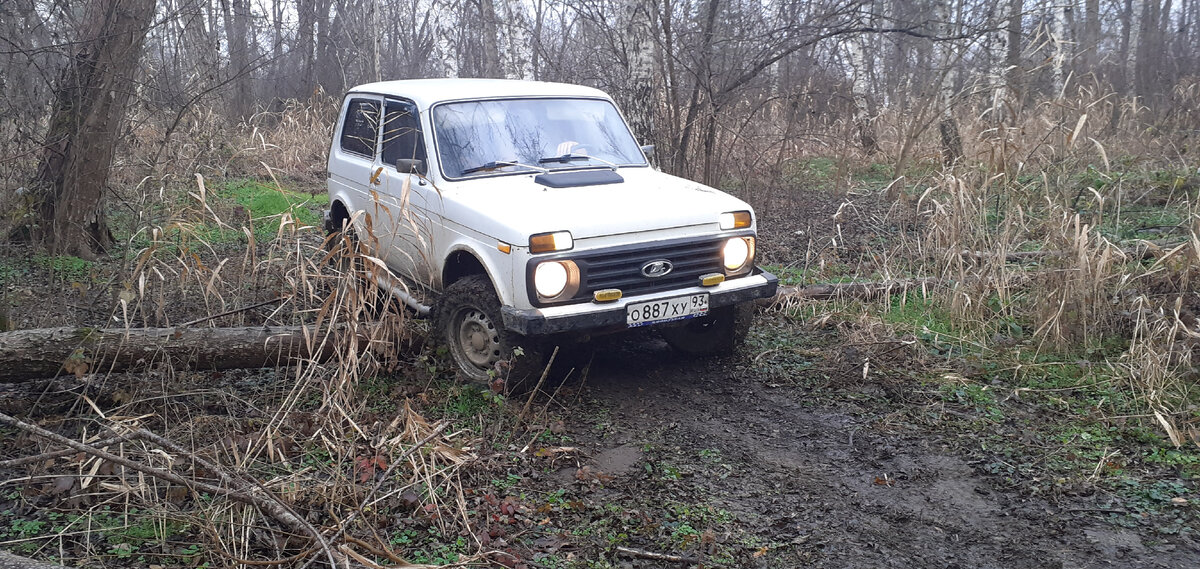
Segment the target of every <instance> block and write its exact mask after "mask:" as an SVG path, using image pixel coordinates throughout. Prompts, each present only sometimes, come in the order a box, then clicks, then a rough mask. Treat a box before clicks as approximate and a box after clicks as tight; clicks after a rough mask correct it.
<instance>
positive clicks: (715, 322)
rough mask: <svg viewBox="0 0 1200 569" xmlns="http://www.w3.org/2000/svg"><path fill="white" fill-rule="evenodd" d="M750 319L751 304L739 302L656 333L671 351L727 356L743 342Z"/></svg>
mask: <svg viewBox="0 0 1200 569" xmlns="http://www.w3.org/2000/svg"><path fill="white" fill-rule="evenodd" d="M753 319H754V303H753V302H743V303H741V304H735V305H733V306H722V307H719V308H714V309H712V310H711V311H709V313H708V315H707V316H702V317H700V318H693V319H691V320H688V321H686V322H685V323H683V324H680V325H678V326H671V327H666V328H663V329H662V330H660V333H661V334H662V337H663V339H664V340H666V341H667V344H669V345H670V346H671V347H672V348H675V349H676V350H678V351H680V352H682V353H685V354H689V355H694V356H704V355H717V354H730V353H733V351H734V350H736V349H737V347H738V346H740V345H741V344H742V342H743V341H745V339H746V334H747V333H748V332H749V331H750V322H751V321H752V320H753Z"/></svg>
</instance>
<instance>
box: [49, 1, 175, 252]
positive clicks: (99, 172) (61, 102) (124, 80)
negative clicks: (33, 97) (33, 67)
mask: <svg viewBox="0 0 1200 569" xmlns="http://www.w3.org/2000/svg"><path fill="white" fill-rule="evenodd" d="M154 8H155V0H93V2H92V3H90V4H89V5H88V10H87V18H86V19H85V26H86V27H85V28H84V31H83V33H82V34H81V39H80V41H79V43H78V44H77V45H78V51H77V52H76V53H75V57H74V60H73V61H72V62H71V64H70V65H69V66H68V67H67V68H66V70H65V72H64V74H63V76H62V79H61V80H60V81H59V84H58V86H57V87H56V95H55V101H54V111H53V112H52V114H51V116H50V126H49V130H48V131H47V133H46V139H45V140H46V144H45V146H44V148H43V150H42V157H41V160H40V163H39V165H38V172H37V176H36V180H35V184H36V186H37V187H38V190H39V194H40V196H39V197H40V198H41V208H40V213H41V216H40V217H41V227H40V228H39V231H37V232H35V233H38V234H40V236H41V237H42V238H43V239H46V240H47V241H49V242H50V244H51V246H52V249H53V250H54V251H56V252H58V253H60V254H69V255H78V256H80V257H84V258H88V259H93V258H95V257H96V255H97V254H98V253H101V252H103V251H104V250H106V249H107V248H108V247H109V246H111V245H112V235H111V233H109V230H108V223H107V220H106V217H105V215H104V210H103V204H102V201H103V199H104V194H105V186H106V185H107V184H108V175H109V171H110V169H111V168H112V159H113V149H114V148H115V147H116V145H117V138H118V134H119V131H120V126H121V123H122V122H123V121H124V118H125V107H126V104H127V103H128V102H129V96H130V94H131V93H132V91H133V88H134V82H133V75H134V73H135V72H136V71H137V68H138V61H139V60H140V58H141V54H142V44H143V42H144V40H145V37H146V31H147V29H148V27H149V25H150V22H151V21H152V18H153V16H154Z"/></svg>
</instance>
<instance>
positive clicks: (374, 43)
mask: <svg viewBox="0 0 1200 569" xmlns="http://www.w3.org/2000/svg"><path fill="white" fill-rule="evenodd" d="M366 8H367V17H366V20H367V30H366V32H367V49H368V53H367V64H368V65H369V66H370V68H369V69H368V70H367V78H368V80H369V81H381V80H383V70H382V69H381V68H380V64H379V37H380V36H381V35H383V28H382V27H380V26H379V0H367V6H366Z"/></svg>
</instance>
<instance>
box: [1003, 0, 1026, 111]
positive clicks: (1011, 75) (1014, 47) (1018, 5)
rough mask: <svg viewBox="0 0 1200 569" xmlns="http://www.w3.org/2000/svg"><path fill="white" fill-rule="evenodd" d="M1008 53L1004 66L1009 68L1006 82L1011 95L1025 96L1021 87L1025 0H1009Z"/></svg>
mask: <svg viewBox="0 0 1200 569" xmlns="http://www.w3.org/2000/svg"><path fill="white" fill-rule="evenodd" d="M1007 15H1008V41H1007V42H1006V43H1007V44H1008V53H1007V54H1005V58H1004V66H1005V69H1006V70H1007V77H1006V78H1005V79H1006V80H1005V84H1006V85H1007V91H1008V93H1009V96H1012V95H1017V96H1019V97H1023V96H1024V93H1023V90H1022V88H1021V49H1022V46H1021V34H1022V28H1021V20H1022V19H1023V18H1024V15H1025V2H1024V1H1023V0H1009V2H1008V14H1007Z"/></svg>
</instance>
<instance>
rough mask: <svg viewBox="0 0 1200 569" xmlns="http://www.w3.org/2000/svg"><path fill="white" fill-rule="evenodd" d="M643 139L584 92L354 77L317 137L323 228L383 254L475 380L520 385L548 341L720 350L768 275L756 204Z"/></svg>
mask: <svg viewBox="0 0 1200 569" xmlns="http://www.w3.org/2000/svg"><path fill="white" fill-rule="evenodd" d="M652 150H653V147H650V146H646V147H639V146H638V143H637V142H636V141H635V140H634V137H633V134H632V133H631V132H630V129H629V127H628V126H627V125H626V123H625V120H624V119H623V118H622V116H621V113H620V112H619V111H618V110H617V108H616V106H615V105H614V104H613V101H612V99H611V98H610V97H609V96H608V95H606V94H604V93H603V92H601V91H598V90H596V89H592V88H588V87H581V86H577V85H564V84H556V83H538V82H529V81H505V80H489V79H429V80H412V81H387V82H381V83H371V84H367V85H361V86H359V87H355V88H354V89H352V90H350V92H349V93H347V94H346V97H345V100H344V102H343V103H342V112H341V115H340V119H339V121H338V124H337V126H336V129H335V131H334V136H333V143H332V145H331V146H330V149H329V181H328V184H329V198H330V209H329V210H328V212H327V213H326V222H325V224H326V229H327V230H328V231H330V232H338V231H342V230H343V228H348V229H350V230H351V232H352V235H353V236H354V237H356V238H357V242H359V243H362V244H363V246H365V247H366V248H367V251H368V253H369V254H370V255H371V256H373V257H375V258H377V259H378V260H381V261H382V262H383V264H386V265H387V267H388V268H389V269H390V271H391V273H392V275H388V279H389V282H392V283H393V285H389V286H387V287H386V288H388V289H389V290H391V291H392V292H393V294H396V295H397V296H399V297H400V298H401V299H402V300H404V301H405V302H406V303H407V304H408V305H409V306H410V307H412V308H414V309H416V310H417V311H418V312H419V313H422V314H430V315H432V316H433V317H434V319H433V322H434V327H435V328H434V330H435V333H436V334H437V335H438V336H439V338H440V339H441V340H443V341H444V342H445V343H446V345H447V346H448V348H449V352H450V354H451V355H452V357H453V358H454V361H455V363H456V364H457V366H458V367H459V368H460V369H461V370H462V372H463V373H464V374H465V375H466V376H467V377H468V378H470V379H472V380H477V381H487V380H489V379H491V378H493V377H495V375H496V374H497V373H498V370H499V372H502V373H503V374H505V375H506V376H508V377H509V381H520V380H522V379H524V378H526V377H529V376H530V375H532V374H535V373H538V372H540V371H541V366H542V365H543V364H544V363H545V362H544V360H542V359H539V357H540V356H539V355H538V354H544V353H545V350H544V348H545V347H546V346H547V345H550V344H553V343H554V342H555V341H556V340H557V339H563V338H568V337H573V338H575V339H579V338H586V337H589V336H593V335H596V334H600V333H608V332H614V331H618V330H622V329H627V328H635V327H642V326H653V327H655V328H657V329H658V330H659V331H660V332H661V334H662V336H663V337H664V338H665V339H666V341H667V342H668V343H669V344H670V345H671V346H673V347H674V348H676V349H678V350H681V351H684V352H686V353H692V354H704V353H716V352H723V351H730V350H732V349H733V348H734V347H735V346H736V345H737V344H738V343H740V342H741V340H742V339H743V338H744V336H745V333H746V330H747V329H748V328H749V325H750V319H751V317H752V315H753V306H754V300H756V299H759V298H765V297H770V296H773V295H774V294H775V289H776V285H777V279H776V278H775V276H774V275H771V274H770V273H766V272H764V271H762V270H761V269H759V268H757V267H755V266H754V247H755V242H754V240H755V217H754V212H753V211H752V210H751V208H750V206H749V205H747V204H746V203H745V202H743V201H741V200H739V199H737V198H734V197H733V196H730V195H728V194H725V193H723V192H720V191H718V190H715V189H713V188H710V187H707V186H703V185H701V184H698V183H696V182H692V181H689V180H685V179H682V178H677V177H675V176H671V175H668V174H664V173H662V172H659V171H658V170H657V169H655V168H653V167H652V166H651V165H650V164H649V162H648V161H647V158H646V156H647V153H649V152H650V151H652ZM400 279H402V280H400ZM396 282H402V283H404V284H402V285H399V286H395V283H396ZM422 299H429V300H422ZM424 302H429V304H430V305H432V306H430V305H427V304H424ZM518 347H520V348H521V351H522V352H523V353H524V355H523V356H522V357H519V358H515V359H514V358H513V357H512V356H513V351H514V350H515V349H517V348H518ZM497 364H500V365H497Z"/></svg>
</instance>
